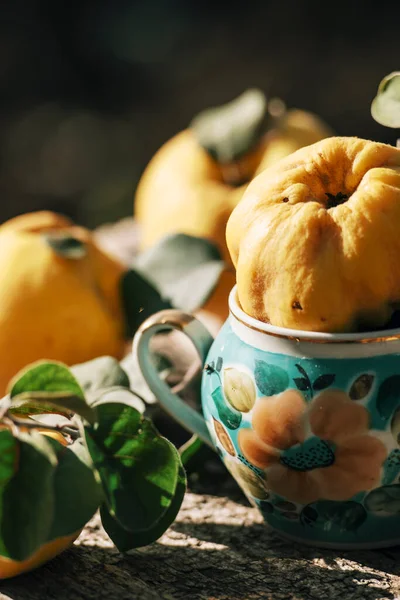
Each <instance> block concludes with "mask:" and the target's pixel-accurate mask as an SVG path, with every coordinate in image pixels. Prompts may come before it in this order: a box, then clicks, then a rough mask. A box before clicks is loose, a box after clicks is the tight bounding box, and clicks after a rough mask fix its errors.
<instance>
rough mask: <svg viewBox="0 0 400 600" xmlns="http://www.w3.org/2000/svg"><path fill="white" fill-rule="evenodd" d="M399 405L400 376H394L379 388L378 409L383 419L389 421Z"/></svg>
mask: <svg viewBox="0 0 400 600" xmlns="http://www.w3.org/2000/svg"><path fill="white" fill-rule="evenodd" d="M399 405H400V375H392V376H391V377H388V378H387V379H385V380H384V381H383V382H382V383H381V385H380V386H379V390H378V397H377V400H376V408H377V410H378V412H379V414H380V416H381V417H382V418H383V419H389V418H390V417H391V416H392V414H393V412H394V411H395V409H396V408H397V407H398V406H399Z"/></svg>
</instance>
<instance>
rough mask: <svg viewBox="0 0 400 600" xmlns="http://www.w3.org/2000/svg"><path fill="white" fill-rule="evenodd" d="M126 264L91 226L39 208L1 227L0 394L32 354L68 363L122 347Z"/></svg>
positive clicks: (119, 355)
mask: <svg viewBox="0 0 400 600" xmlns="http://www.w3.org/2000/svg"><path fill="white" fill-rule="evenodd" d="M125 271H126V267H125V266H124V265H122V264H120V263H119V262H118V261H116V260H115V259H113V258H111V257H110V256H108V255H107V254H105V253H104V252H103V251H102V250H100V248H98V247H97V246H96V244H95V242H94V240H93V237H92V235H91V233H90V232H89V231H88V230H87V229H84V228H83V227H78V226H76V225H74V224H73V223H72V222H71V221H70V220H69V219H67V218H66V217H63V216H61V215H57V214H55V213H51V212H47V211H43V212H40V211H39V212H36V213H28V214H24V215H21V216H18V217H15V218H14V219H11V220H10V221H7V222H6V223H4V224H2V225H1V226H0V332H1V335H0V356H1V363H0V394H1V393H5V389H6V385H7V383H8V381H9V380H10V379H11V378H12V377H13V376H14V375H15V374H16V373H17V371H19V370H20V369H22V368H23V367H24V366H25V365H27V364H29V363H32V362H34V361H36V360H38V359H42V358H47V359H49V360H58V361H61V362H64V363H65V364H67V365H72V364H78V363H82V362H86V361H88V360H91V359H92V358H95V357H97V356H102V355H109V356H113V357H115V358H118V359H119V358H122V356H123V355H124V352H125V348H126V330H125V327H126V326H125V318H124V314H123V305H122V299H121V289H120V288H121V278H122V275H123V274H124V272H125Z"/></svg>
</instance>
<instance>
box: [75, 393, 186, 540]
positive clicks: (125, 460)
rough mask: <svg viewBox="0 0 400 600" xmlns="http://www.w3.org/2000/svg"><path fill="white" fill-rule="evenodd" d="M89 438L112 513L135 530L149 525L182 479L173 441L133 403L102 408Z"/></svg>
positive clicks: (101, 406)
mask: <svg viewBox="0 0 400 600" xmlns="http://www.w3.org/2000/svg"><path fill="white" fill-rule="evenodd" d="M97 414H98V423H96V424H95V425H94V426H90V425H89V426H86V427H85V439H86V443H87V447H88V450H89V453H90V456H91V458H92V460H93V463H94V466H95V468H96V469H97V470H98V472H99V475H100V478H101V481H102V485H103V491H104V494H105V501H106V504H107V506H108V510H109V511H110V513H111V515H112V516H113V517H114V518H116V519H117V520H118V522H119V523H120V524H121V526H122V527H124V528H125V529H128V530H130V531H138V530H142V529H143V530H145V529H148V528H149V527H151V526H152V525H153V523H154V522H155V521H157V520H158V519H160V518H161V517H162V516H163V515H164V513H165V512H166V511H167V509H168V507H169V505H170V503H171V501H172V498H173V496H174V494H175V490H176V486H177V484H178V476H179V467H180V460H179V456H178V458H177V452H176V450H175V448H174V446H173V445H172V444H171V443H170V442H168V440H166V439H165V438H163V437H161V436H160V435H159V434H158V432H157V431H156V429H155V428H154V426H153V424H152V423H151V421H149V420H148V419H145V418H144V417H142V415H140V413H139V412H138V411H137V410H135V409H134V408H132V407H130V406H126V405H123V404H117V403H108V404H100V405H99V406H98V407H97Z"/></svg>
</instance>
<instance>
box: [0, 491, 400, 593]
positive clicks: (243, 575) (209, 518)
mask: <svg viewBox="0 0 400 600" xmlns="http://www.w3.org/2000/svg"><path fill="white" fill-rule="evenodd" d="M0 598H1V599H2V600H3V599H4V600H6V599H7V600H22V599H23V600H53V599H54V600H55V599H57V600H64V599H68V600H69V599H71V600H80V599H82V600H98V599H103V598H104V599H106V598H107V599H110V600H114V599H115V600H125V599H126V600H128V599H129V600H130V599H132V600H161V599H163V600H206V599H207V600H259V599H263V600H269V599H271V600H289V599H290V600H292V599H293V600H314V599H315V600H322V599H324V600H325V599H326V600H329V599H335V600H337V599H340V600H358V599H360V600H361V599H363V600H380V599H383V598H392V599H394V598H400V548H396V549H390V550H384V551H383V550H381V551H374V552H372V551H370V552H367V551H363V552H332V551H329V552H327V551H321V550H316V549H312V548H307V547H303V546H300V545H295V544H292V543H288V542H286V541H283V540H282V539H280V538H279V537H278V536H276V535H275V534H274V533H273V532H271V531H270V530H269V529H268V528H267V527H266V526H265V525H264V524H263V523H262V521H261V517H260V516H259V514H258V513H257V511H256V510H255V509H254V508H251V507H250V506H249V505H248V503H247V501H246V500H245V499H244V498H243V497H242V496H241V495H240V494H236V495H235V498H232V499H231V498H228V497H226V496H215V495H210V494H195V493H188V494H187V495H186V498H185V501H184V505H183V507H182V508H181V511H180V513H179V515H178V518H177V520H176V522H175V523H174V524H173V525H172V526H171V527H170V529H169V530H168V531H167V532H166V533H165V534H164V536H163V537H162V538H161V539H160V540H159V541H158V542H157V543H155V544H153V545H151V546H148V547H146V548H143V549H140V550H135V551H133V552H131V553H130V555H129V556H128V555H127V556H123V555H121V554H119V553H118V552H117V551H116V549H115V548H114V547H113V545H112V543H111V542H110V540H109V538H108V537H107V536H106V534H105V533H104V531H103V529H102V527H101V525H100V522H99V519H98V517H95V518H94V519H92V521H91V522H90V523H89V525H88V526H87V527H86V529H85V530H84V531H83V533H82V534H81V536H80V538H79V539H78V540H77V542H76V543H75V545H74V546H73V547H72V548H71V549H70V550H67V551H66V552H64V554H62V555H61V556H59V557H57V558H55V559H54V560H53V561H51V562H50V563H48V564H47V565H45V566H43V567H41V568H40V569H38V570H36V571H34V572H32V573H30V574H26V575H22V576H20V577H18V578H16V579H13V580H6V581H3V582H2V583H1V584H0Z"/></svg>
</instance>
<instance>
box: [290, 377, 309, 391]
mask: <svg viewBox="0 0 400 600" xmlns="http://www.w3.org/2000/svg"><path fill="white" fill-rule="evenodd" d="M293 381H294V382H295V384H296V387H297V389H298V390H300V391H302V392H306V391H307V390H309V389H310V387H311V385H310V382H309V380H308V379H306V378H305V377H294V378H293Z"/></svg>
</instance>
